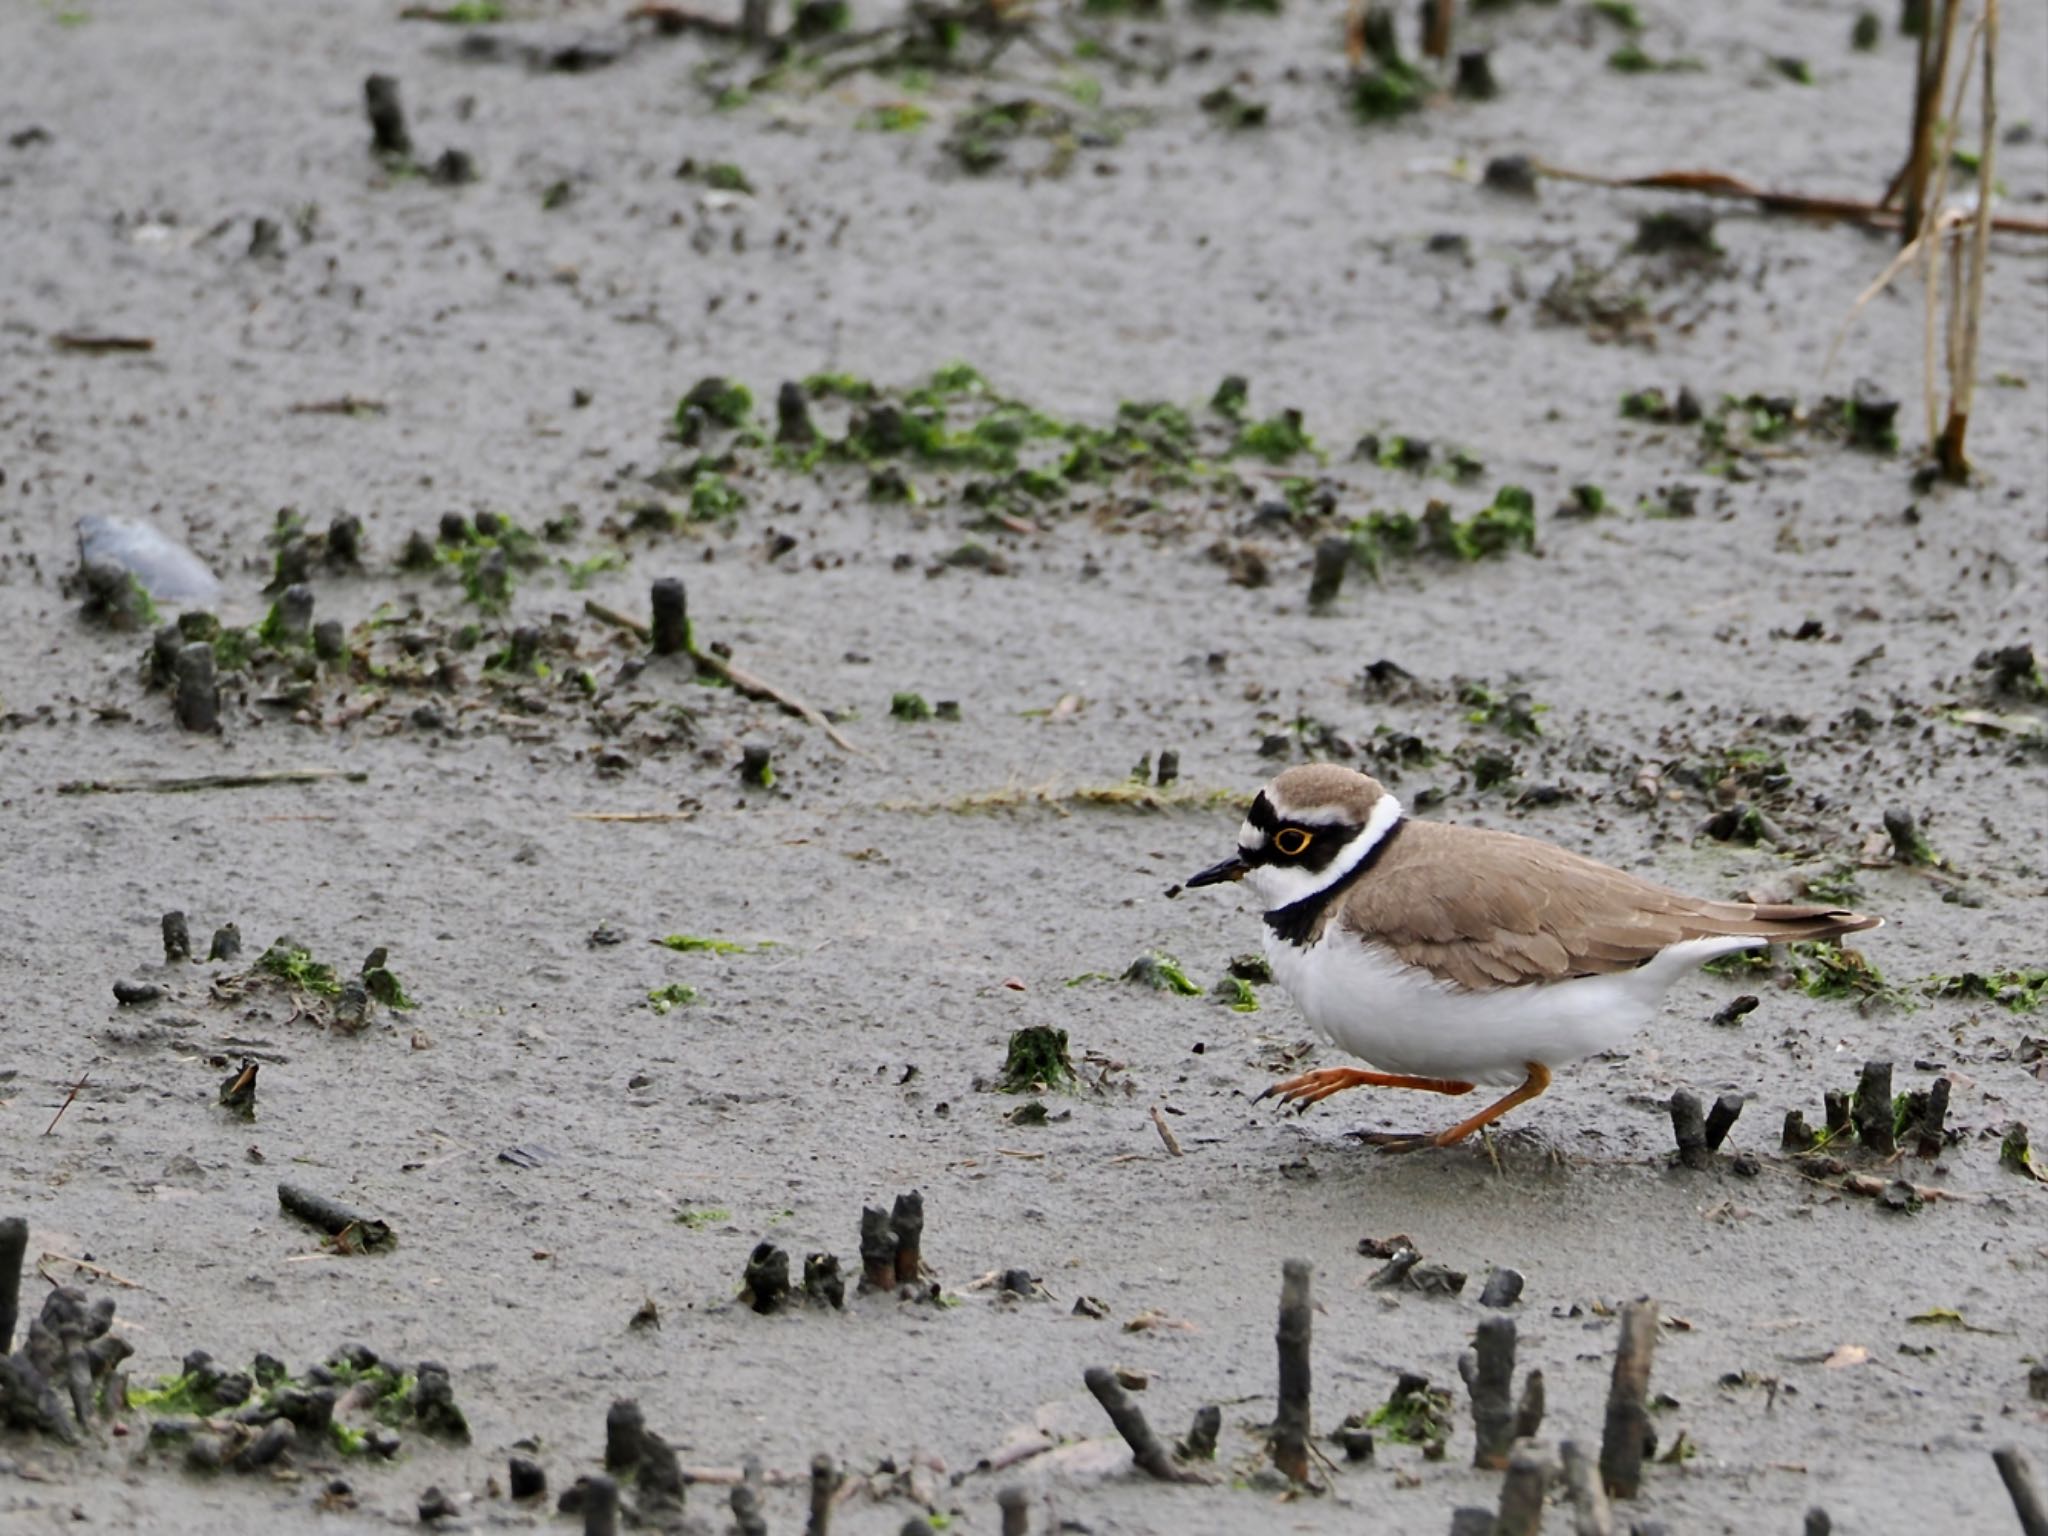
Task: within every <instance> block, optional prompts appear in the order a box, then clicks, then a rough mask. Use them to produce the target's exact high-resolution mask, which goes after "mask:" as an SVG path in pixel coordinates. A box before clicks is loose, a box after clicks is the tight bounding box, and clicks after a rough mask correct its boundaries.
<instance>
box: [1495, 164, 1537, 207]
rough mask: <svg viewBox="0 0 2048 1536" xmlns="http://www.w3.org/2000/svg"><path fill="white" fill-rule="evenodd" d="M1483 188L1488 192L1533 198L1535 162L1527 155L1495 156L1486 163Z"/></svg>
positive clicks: (1534, 192) (1534, 191)
mask: <svg viewBox="0 0 2048 1536" xmlns="http://www.w3.org/2000/svg"><path fill="white" fill-rule="evenodd" d="M1485 186H1486V189H1487V190H1488V191H1489V192H1505V193H1507V194H1509V195H1510V196H1513V197H1534V196H1535V195H1536V162H1535V161H1533V160H1531V159H1530V158H1529V157H1528V156H1527V155H1496V156H1494V157H1493V158H1492V159H1491V160H1489V161H1487V162H1486V177H1485Z"/></svg>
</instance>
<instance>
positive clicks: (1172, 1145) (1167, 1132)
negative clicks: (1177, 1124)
mask: <svg viewBox="0 0 2048 1536" xmlns="http://www.w3.org/2000/svg"><path fill="white" fill-rule="evenodd" d="M1152 1124H1153V1126H1154V1127H1155V1128H1156V1129H1157V1130H1158V1132H1159V1139H1160V1140H1161V1141H1162V1142H1164V1143H1165V1144H1166V1150H1167V1151H1168V1152H1169V1153H1171V1154H1172V1155H1173V1156H1175V1157H1180V1156H1182V1155H1183V1154H1182V1152H1181V1150H1180V1138H1179V1137H1177V1136H1175V1135H1174V1134H1173V1127H1172V1126H1170V1125H1168V1124H1167V1123H1166V1116H1165V1115H1164V1114H1163V1113H1162V1112H1161V1111H1160V1108H1159V1106H1158V1105H1157V1104H1154V1105H1153V1106H1152Z"/></svg>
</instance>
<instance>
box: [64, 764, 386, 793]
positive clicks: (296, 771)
mask: <svg viewBox="0 0 2048 1536" xmlns="http://www.w3.org/2000/svg"><path fill="white" fill-rule="evenodd" d="M369 777H370V776H369V774H367V773H364V772H362V771H361V770H359V769H343V768H274V769H268V770H264V771H261V772H257V773H202V774H199V775H197V776H195V777H193V778H186V779H70V780H67V781H66V782H65V783H62V784H59V785H58V786H57V793H58V794H60V795H138V794H153V795H189V794H195V793H197V792H199V791H200V790H206V789H266V788H268V787H270V786H271V785H273V784H318V783H321V782H323V781H325V780H327V779H343V780H346V781H347V782H348V783H350V784H363V783H367V782H368V781H369Z"/></svg>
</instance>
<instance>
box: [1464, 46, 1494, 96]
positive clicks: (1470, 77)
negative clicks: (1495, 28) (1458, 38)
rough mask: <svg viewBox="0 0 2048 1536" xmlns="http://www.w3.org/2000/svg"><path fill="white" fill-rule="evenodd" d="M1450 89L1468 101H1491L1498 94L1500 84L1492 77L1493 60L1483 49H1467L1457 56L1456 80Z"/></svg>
mask: <svg viewBox="0 0 2048 1536" xmlns="http://www.w3.org/2000/svg"><path fill="white" fill-rule="evenodd" d="M1452 89H1453V90H1454V91H1455V92H1456V93H1457V94H1458V95H1460V96H1463V97H1465V98H1466V99H1467V100H1469V101H1491V100H1492V99H1493V98H1494V97H1496V96H1498V95H1499V94H1500V82H1499V81H1497V80H1496V79H1494V77H1493V59H1492V57H1491V56H1490V55H1489V54H1488V52H1487V51H1486V50H1485V49H1484V48H1468V49H1466V50H1465V51H1464V52H1462V53H1460V54H1459V55H1458V78H1457V83H1456V85H1454V86H1453V87H1452Z"/></svg>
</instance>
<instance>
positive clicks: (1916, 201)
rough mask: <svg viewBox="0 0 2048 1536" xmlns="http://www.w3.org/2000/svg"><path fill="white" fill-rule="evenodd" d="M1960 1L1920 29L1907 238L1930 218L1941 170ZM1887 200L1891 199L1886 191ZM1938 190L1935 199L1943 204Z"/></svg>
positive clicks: (1948, 2)
mask: <svg viewBox="0 0 2048 1536" xmlns="http://www.w3.org/2000/svg"><path fill="white" fill-rule="evenodd" d="M1962 10H1963V8H1962V5H1961V3H1960V0H1944V3H1943V5H1942V8H1941V16H1940V19H1939V20H1938V21H1937V20H1936V18H1934V17H1933V16H1929V17H1928V18H1927V22H1926V24H1925V25H1923V26H1922V28H1921V30H1920V40H1919V45H1918V53H1917V59H1916V68H1915V70H1914V75H1913V142H1912V144H1911V145H1910V146H1909V148H1908V150H1907V154H1906V165H1905V169H1904V170H1903V171H1901V172H1900V181H1901V183H1902V187H1901V190H1902V191H1903V192H1904V193H1905V216H1904V218H1902V219H1901V220H1900V230H1901V232H1902V233H1903V234H1904V235H1905V236H1906V237H1907V238H1909V239H1910V238H1912V237H1914V236H1915V235H1917V234H1918V232H1919V231H1920V229H1921V227H1922V226H1923V225H1924V224H1925V223H1926V220H1927V207H1928V199H1927V183H1928V179H1929V178H1930V177H1932V176H1936V175H1938V174H1939V172H1940V167H1939V166H1938V165H1937V164H1936V163H1935V158H1934V136H1935V128H1936V122H1937V119H1938V117H1939V115H1940V112H1941V88H1942V85H1943V83H1944V82H1945V81H1946V80H1947V78H1948V58H1949V51H1950V49H1951V48H1952V47H1953V46H1954V44H1955V35H1956V22H1957V21H1958V20H1960V19H1961V16H1962ZM1884 200H1885V202H1887V203H1889V202H1890V201H1891V194H1890V193H1886V195H1885V199H1884ZM1940 201H1941V198H1940V195H1939V193H1937V194H1936V196H1935V198H1934V202H1935V204H1936V205H1937V206H1938V205H1939V204H1940Z"/></svg>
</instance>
